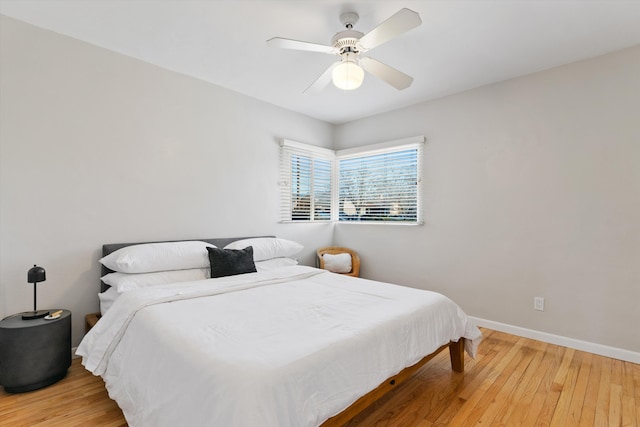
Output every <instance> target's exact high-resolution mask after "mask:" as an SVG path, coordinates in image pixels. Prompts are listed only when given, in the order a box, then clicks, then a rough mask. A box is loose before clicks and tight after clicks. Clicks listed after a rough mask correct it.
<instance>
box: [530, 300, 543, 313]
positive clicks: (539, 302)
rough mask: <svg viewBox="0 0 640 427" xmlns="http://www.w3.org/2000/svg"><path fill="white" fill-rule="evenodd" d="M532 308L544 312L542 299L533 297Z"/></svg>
mask: <svg viewBox="0 0 640 427" xmlns="http://www.w3.org/2000/svg"><path fill="white" fill-rule="evenodd" d="M533 308H534V309H536V310H538V311H544V298H542V297H533Z"/></svg>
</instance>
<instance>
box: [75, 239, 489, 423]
mask: <svg viewBox="0 0 640 427" xmlns="http://www.w3.org/2000/svg"><path fill="white" fill-rule="evenodd" d="M182 242H184V243H182ZM198 242H200V243H198ZM265 242H268V243H265ZM274 242H276V243H277V244H276V243H274ZM283 242H284V243H283ZM287 242H289V241H286V240H284V239H277V238H275V237H273V236H265V237H260V238H250V239H246V238H237V239H236V238H230V239H202V240H199V241H180V242H162V243H170V244H184V245H187V244H188V245H190V246H194V245H197V244H200V245H202V251H203V252H204V250H205V249H206V248H205V247H204V245H205V244H208V245H212V246H216V247H217V249H216V248H212V249H206V251H207V252H208V255H209V256H208V261H209V264H210V268H211V269H212V270H211V272H210V275H217V273H216V272H215V271H214V270H213V266H214V265H216V266H217V265H218V264H220V265H222V264H224V262H226V261H227V260H226V258H224V262H222V261H219V259H220V258H215V257H218V256H223V257H227V255H228V254H229V253H233V254H234V256H236V255H237V254H240V255H238V256H241V257H242V259H244V260H247V259H248V258H251V259H252V260H253V261H254V262H253V263H252V264H253V265H254V266H255V267H253V270H250V272H243V274H233V275H224V276H221V277H215V278H213V279H212V278H208V277H206V278H201V277H199V276H197V274H200V273H198V272H196V271H195V270H203V267H199V268H182V267H184V266H185V265H187V264H181V263H180V262H175V263H174V261H175V258H176V256H175V254H174V253H171V254H170V257H169V260H168V261H167V259H163V257H162V256H160V257H156V258H157V259H153V260H152V262H151V264H154V263H155V265H152V266H149V265H145V266H144V267H145V268H146V269H147V270H148V269H151V270H153V269H154V268H155V269H157V268H160V267H159V266H169V267H168V268H171V269H170V270H169V269H168V270H167V271H159V272H157V273H156V272H146V273H145V272H142V273H139V272H135V271H134V272H133V273H128V272H123V273H120V272H118V271H114V270H113V269H112V268H109V267H107V266H105V267H104V269H103V273H105V274H104V275H103V277H102V284H101V288H102V291H103V294H104V293H111V294H115V293H116V292H117V291H116V290H114V289H113V288H115V287H118V290H120V288H121V287H124V288H126V287H127V286H129V285H126V283H129V284H130V282H131V280H130V279H131V278H133V279H136V280H138V279H140V277H141V276H145V277H146V276H154V277H156V276H157V277H163V282H162V283H154V284H153V285H150V286H147V285H146V284H145V285H143V286H141V287H138V288H136V287H135V286H134V287H133V288H128V289H125V290H124V291H122V292H119V293H118V296H117V298H116V299H115V301H112V302H111V303H110V308H109V309H108V311H106V312H105V313H103V316H102V318H101V320H100V321H99V322H98V323H97V324H96V325H95V327H94V328H93V329H92V330H91V331H90V332H89V333H88V334H87V335H86V336H85V337H84V339H83V340H82V342H81V344H80V346H79V347H78V351H77V354H78V355H80V356H81V357H82V363H83V365H84V366H85V367H86V368H87V369H88V370H89V371H91V372H92V373H93V374H94V375H100V376H102V378H103V379H104V381H105V385H106V388H107V390H108V392H109V396H110V397H111V398H112V399H114V400H115V401H116V402H117V403H118V405H119V406H120V407H121V409H122V410H123V413H124V415H125V418H126V419H127V422H128V423H129V425H131V426H134V427H136V426H154V427H155V426H165V425H166V426H172V425H212V426H218V425H220V426H295V427H303V426H319V425H322V426H338V425H342V424H344V423H345V422H347V421H348V420H349V419H351V418H352V417H354V416H355V415H356V414H357V413H359V412H360V411H362V410H363V409H364V408H366V407H367V406H368V405H369V404H371V403H372V402H374V401H375V400H376V399H377V398H379V397H381V396H382V395H384V394H385V393H386V392H388V391H389V390H391V389H393V388H394V387H396V386H397V385H398V384H400V382H401V381H402V380H403V379H405V378H407V377H409V376H410V375H411V374H412V373H413V372H414V371H415V370H417V369H418V368H419V367H420V366H422V365H423V364H424V363H426V362H427V361H428V360H430V359H431V358H432V357H434V356H435V355H436V354H438V353H439V352H441V351H443V350H446V349H448V350H449V353H450V357H451V364H452V369H453V370H454V371H458V372H462V371H463V369H464V351H465V350H466V351H467V352H468V353H469V354H470V355H471V356H474V354H475V351H476V348H477V345H478V342H479V341H480V339H481V334H480V331H479V330H478V328H477V327H476V326H475V325H473V324H472V323H471V322H470V321H469V319H468V318H467V316H466V315H465V314H464V312H463V311H462V310H461V309H460V308H459V307H458V306H457V305H456V304H455V303H453V302H452V301H451V300H450V299H448V298H446V297H445V296H443V295H441V294H437V293H433V292H429V291H424V290H418V289H413V288H407V287H402V286H397V285H392V284H387V283H381V282H377V281H372V280H366V279H361V278H355V277H347V276H343V275H340V274H335V273H331V272H327V271H325V270H320V269H317V268H312V267H307V266H301V265H297V262H295V251H294V250H293V249H291V248H288V247H284V246H287V245H288V244H289V243H287ZM156 243H158V242H156ZM248 243H251V244H250V245H248ZM292 243H295V242H292ZM234 245H235V246H234ZM247 245H248V246H247ZM274 245H275V246H274ZM278 245H280V246H279V247H276V246H278ZM283 245H284V246H283ZM146 246H147V245H146V244H145V243H123V244H113V245H104V246H103V255H104V258H103V259H105V258H107V257H113V255H114V254H119V252H118V251H119V250H121V249H123V248H127V249H129V250H133V249H136V248H143V247H146ZM222 248H226V249H222ZM241 248H243V249H241ZM274 248H275V249H274ZM229 249H231V250H229ZM250 249H251V251H250V255H249V254H248V253H247V251H249V250H250ZM299 249H301V246H300V248H297V249H296V250H299ZM181 251H182V252H181ZM178 252H179V253H180V255H181V256H182V254H183V252H184V251H183V250H182V249H180V251H178ZM212 254H213V255H212ZM165 255H166V254H165ZM214 255H215V257H214ZM275 255H278V256H275ZM269 257H271V258H269ZM238 259H239V258H234V259H233V260H232V263H236V264H237V263H239V262H240V261H238ZM192 261H193V260H192ZM200 261H201V260H198V262H200ZM241 261H242V260H241ZM205 264H206V263H205V262H204V261H203V264H202V265H205ZM250 264H251V263H250ZM234 265H235V264H234ZM162 268H165V267H162ZM231 268H235V267H234V266H232V267H231ZM242 268H250V267H246V266H244V267H242ZM206 270H207V268H206V266H205V267H204V271H206ZM186 271H191V273H189V274H191V276H190V275H189V274H187V273H185V272H186ZM201 272H202V271H201ZM110 275H111V276H110ZM114 275H115V276H118V275H119V276H118V277H120V276H124V279H125V280H124V281H121V282H118V283H117V285H115V286H111V288H110V284H111V285H113V284H114V282H113V281H112V280H111V277H113V276H114ZM178 275H180V276H182V277H183V279H182V281H179V282H173V281H172V280H175V277H177V276H178ZM193 275H195V276H193ZM185 278H186V279H189V280H184V279H185ZM191 279H195V280H191ZM122 283H125V285H122Z"/></svg>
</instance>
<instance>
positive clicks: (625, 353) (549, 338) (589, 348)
mask: <svg viewBox="0 0 640 427" xmlns="http://www.w3.org/2000/svg"><path fill="white" fill-rule="evenodd" d="M469 318H470V319H472V320H473V321H474V322H475V323H476V325H478V326H480V327H483V328H487V329H493V330H494V331H499V332H506V333H508V334H511V335H517V336H519V337H524V338H531V339H534V340H537V341H542V342H547V343H549V344H555V345H561V346H563V347H569V348H573V349H576V350H580V351H586V352H589V353H593V354H598V355H600V356H606V357H611V358H613V359H619V360H624V361H625V362H632V363H638V364H640V353H637V352H635V351H631V350H625V349H623V348H617V347H609V346H607V345H602V344H596V343H592V342H588V341H581V340H577V339H574V338H568V337H563V336H561V335H554V334H549V333H547V332H540V331H535V330H533V329H527V328H521V327H520V326H513V325H507V324H506V323H500V322H494V321H493V320H486V319H480V318H477V317H471V316H469Z"/></svg>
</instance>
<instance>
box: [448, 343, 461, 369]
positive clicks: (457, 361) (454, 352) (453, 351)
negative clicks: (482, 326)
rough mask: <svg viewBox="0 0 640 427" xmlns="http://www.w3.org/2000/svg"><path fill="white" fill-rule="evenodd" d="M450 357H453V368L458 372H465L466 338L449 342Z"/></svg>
mask: <svg viewBox="0 0 640 427" xmlns="http://www.w3.org/2000/svg"><path fill="white" fill-rule="evenodd" d="M449 357H450V358H451V369H453V370H454V371H456V372H464V338H460V339H459V340H458V342H451V343H450V344H449Z"/></svg>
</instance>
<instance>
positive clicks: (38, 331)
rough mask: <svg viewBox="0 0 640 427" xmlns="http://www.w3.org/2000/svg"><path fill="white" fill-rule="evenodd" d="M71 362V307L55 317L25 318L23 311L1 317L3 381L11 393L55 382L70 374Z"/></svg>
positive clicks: (0, 370) (0, 382)
mask: <svg viewBox="0 0 640 427" xmlns="http://www.w3.org/2000/svg"><path fill="white" fill-rule="evenodd" d="M55 311H58V310H57V309H52V310H49V312H50V313H53V312H55ZM69 366H71V312H70V311H68V310H62V314H61V315H60V317H59V318H57V319H53V320H46V319H45V318H41V319H29V320H24V319H22V314H21V313H20V314H14V315H13V316H9V317H6V318H4V319H3V320H2V321H0V385H2V386H3V387H4V389H5V391H7V392H8V393H22V392H25V391H31V390H37V389H39V388H42V387H46V386H48V385H51V384H53V383H55V382H56V381H59V380H61V379H62V378H64V377H65V375H67V370H68V369H69Z"/></svg>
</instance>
